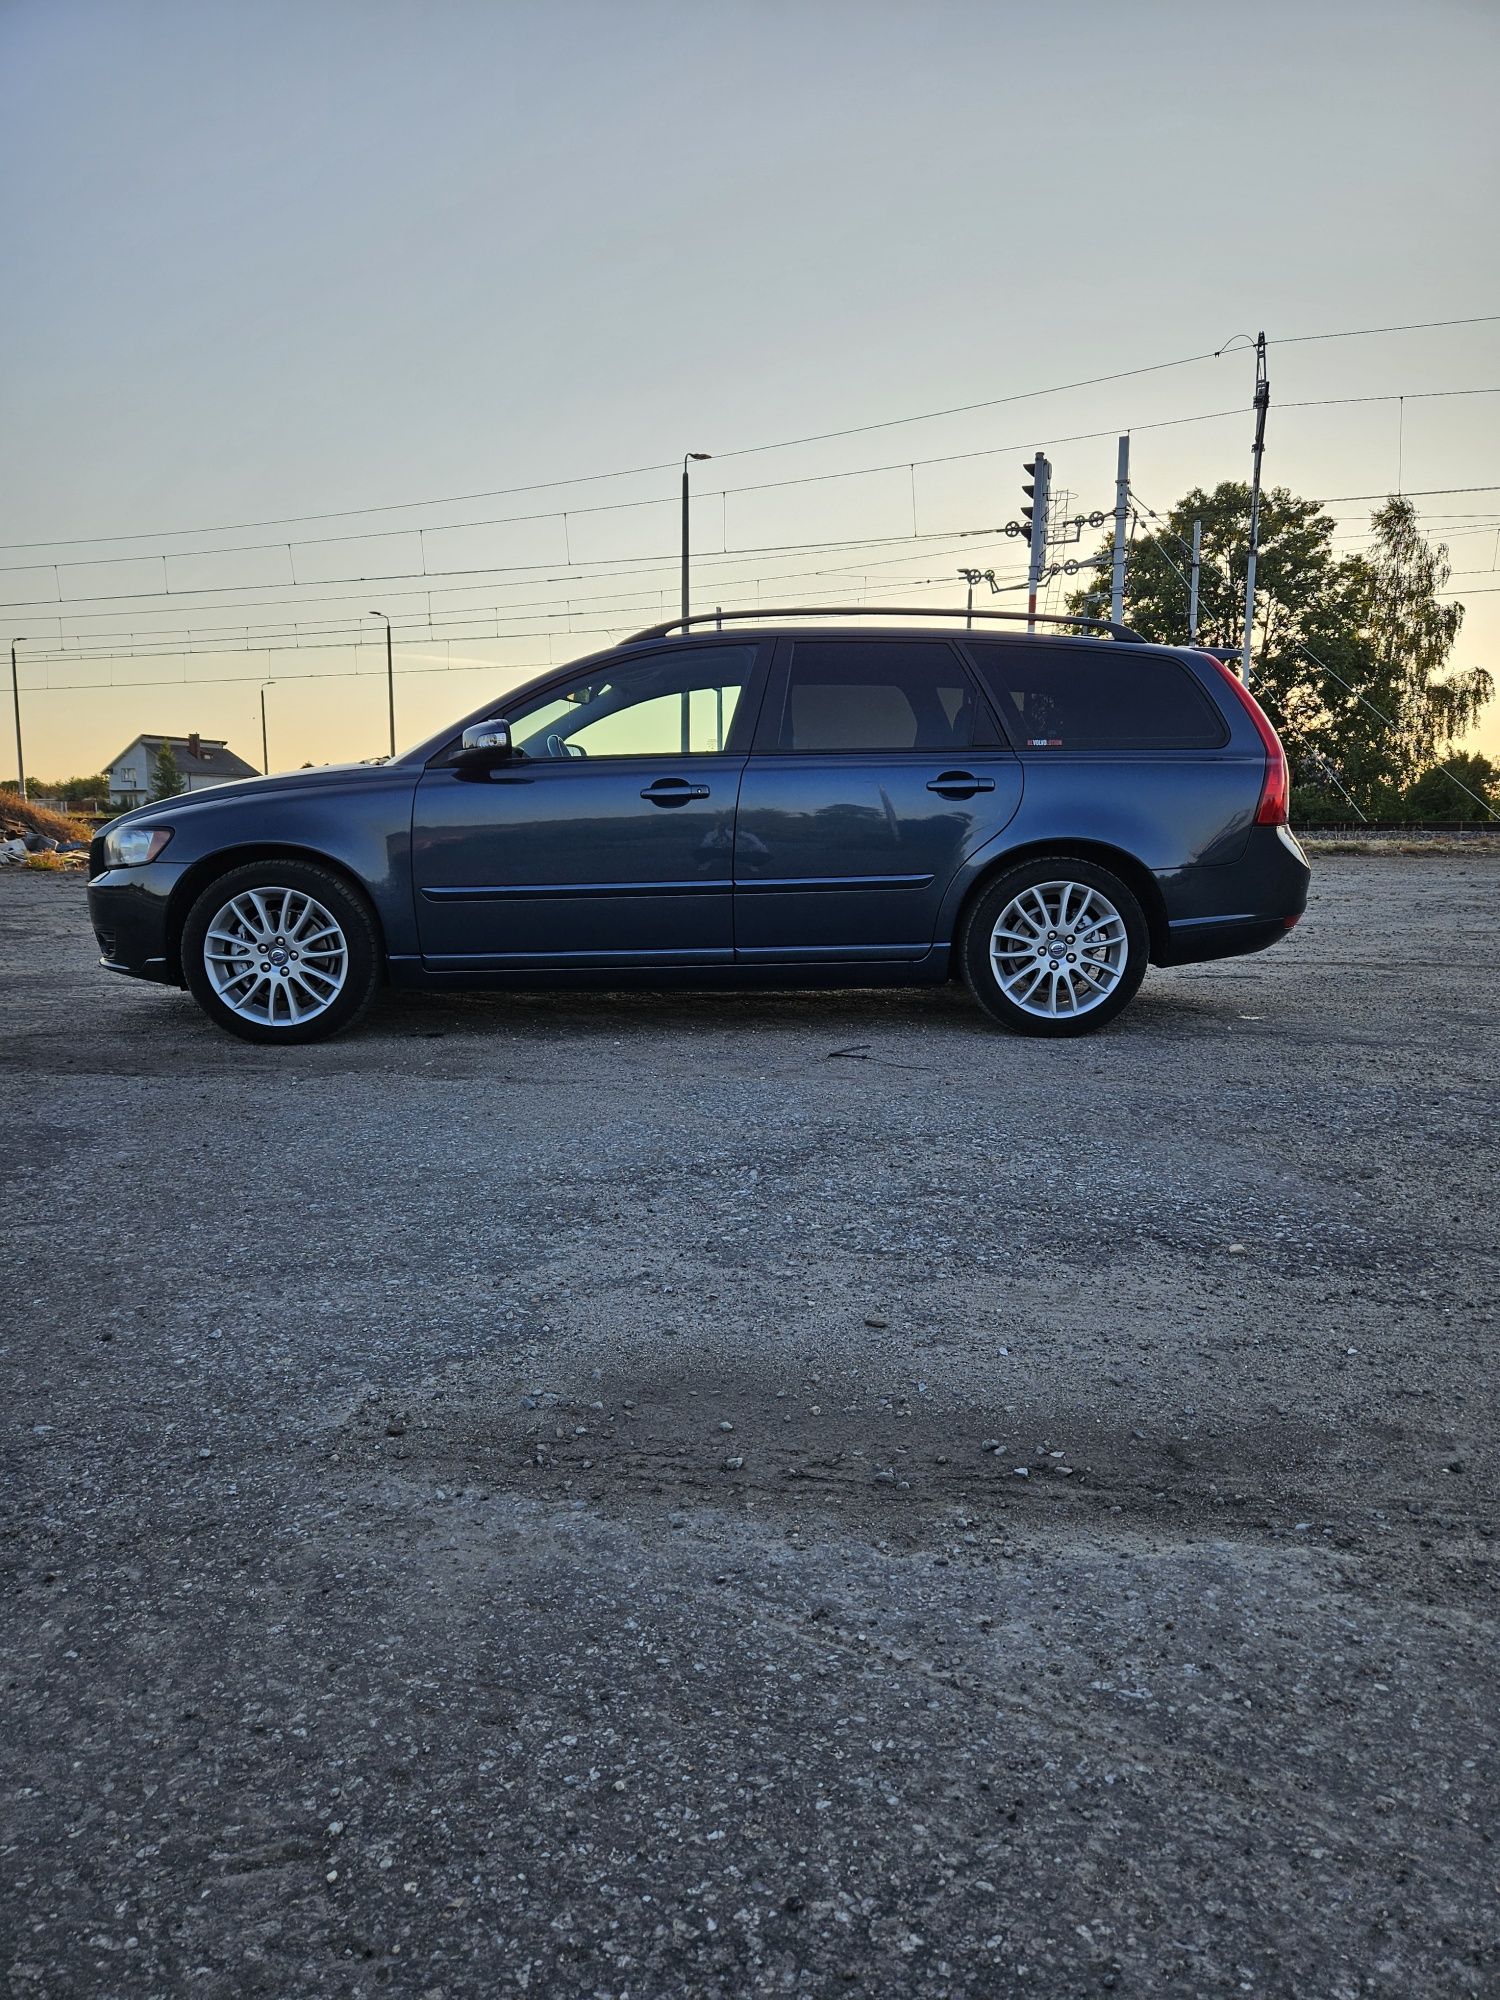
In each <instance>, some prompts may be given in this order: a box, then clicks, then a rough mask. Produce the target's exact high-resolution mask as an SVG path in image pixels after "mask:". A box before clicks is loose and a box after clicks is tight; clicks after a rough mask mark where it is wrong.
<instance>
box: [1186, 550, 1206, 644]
mask: <svg viewBox="0 0 1500 2000" xmlns="http://www.w3.org/2000/svg"><path fill="white" fill-rule="evenodd" d="M1202 567H1203V523H1202V522H1201V521H1194V523H1193V566H1192V568H1191V570H1189V572H1188V578H1189V581H1188V644H1189V645H1190V646H1192V645H1196V644H1197V640H1198V572H1199V570H1200V569H1201V568H1202Z"/></svg>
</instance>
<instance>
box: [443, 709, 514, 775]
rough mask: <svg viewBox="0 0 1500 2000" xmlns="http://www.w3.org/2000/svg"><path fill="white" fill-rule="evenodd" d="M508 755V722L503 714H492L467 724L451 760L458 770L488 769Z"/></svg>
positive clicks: (503, 760) (509, 748)
mask: <svg viewBox="0 0 1500 2000" xmlns="http://www.w3.org/2000/svg"><path fill="white" fill-rule="evenodd" d="M510 755H511V747H510V724H509V723H508V722H507V721H506V719H505V717H504V716H503V715H492V716H489V717H488V718H487V719H486V720H485V721H483V722H471V723H470V724H469V727H468V728H467V729H466V730H465V731H464V735H463V743H462V745H461V747H460V749H459V752H458V755H457V756H456V757H455V758H454V760H453V761H454V764H455V765H456V766H457V767H458V769H459V770H460V771H488V770H491V769H492V768H493V767H494V766H495V765H496V764H503V763H504V762H505V760H506V758H507V757H509V756H510Z"/></svg>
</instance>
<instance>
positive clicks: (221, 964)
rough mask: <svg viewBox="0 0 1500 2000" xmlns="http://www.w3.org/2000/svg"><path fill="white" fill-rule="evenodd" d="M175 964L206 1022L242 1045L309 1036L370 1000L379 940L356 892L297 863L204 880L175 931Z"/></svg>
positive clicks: (319, 1035)
mask: <svg viewBox="0 0 1500 2000" xmlns="http://www.w3.org/2000/svg"><path fill="white" fill-rule="evenodd" d="M182 971H183V977H184V978H185V979H186V981H187V984H188V987H189V989H190V991H191V992H192V994H193V997H194V999H196V1000H197V1002H198V1004H199V1006H200V1007H201V1008H202V1009H203V1011H204V1013H205V1014H207V1015H208V1017H209V1019H210V1020H211V1021H213V1022H214V1023H215V1024H216V1025H217V1026H219V1027H221V1028H227V1029H228V1031H229V1032H230V1034H232V1035H239V1036H242V1037H243V1039H244V1040H245V1041H247V1042H316V1041H321V1040H322V1039H323V1037H324V1036H325V1035H334V1034H337V1033H338V1031H339V1029H340V1028H347V1027H348V1026H349V1025H350V1024H351V1023H352V1022H353V1021H355V1020H356V1019H357V1018H358V1017H359V1016H360V1015H361V1014H362V1013H363V1012H364V1010H365V1008H366V1007H367V1006H368V1005H369V1004H370V1001H371V999H372V998H373V996H374V993H375V989H376V986H377V985H378V984H379V978H380V943H379V938H378V936H377V933H376V928H375V920H374V917H373V916H372V914H371V912H370V909H369V906H368V905H367V904H366V903H365V901H364V899H363V898H362V897H361V896H360V895H359V894H358V893H357V892H356V891H355V890H354V889H352V888H351V887H350V886H349V885H348V884H347V883H345V882H344V881H342V880H341V879H340V877H339V876H337V875H335V874H333V873H332V871H331V870H329V869H326V868H319V867H316V866H315V865H314V864H312V863H311V862H305V861H278V860H269V861H256V862H250V863H247V864H246V865H245V866H244V867H241V868H235V869H232V870H231V871H230V872H229V873H228V874H227V875H221V876H220V877H219V879H218V880H217V881H216V882H211V883H210V884H209V885H208V887H207V888H206V889H205V890H204V891H203V892H202V894H201V895H200V896H199V897H198V899H197V901H196V902H195V903H194V904H193V907H192V909H191V910H190V911H189V912H188V916H187V922H186V923H185V924H184V925H183V930H182Z"/></svg>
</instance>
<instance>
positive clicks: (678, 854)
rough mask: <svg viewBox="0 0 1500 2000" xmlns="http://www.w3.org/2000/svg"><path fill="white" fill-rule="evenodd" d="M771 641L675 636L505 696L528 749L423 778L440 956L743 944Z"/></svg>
mask: <svg viewBox="0 0 1500 2000" xmlns="http://www.w3.org/2000/svg"><path fill="white" fill-rule="evenodd" d="M758 655H759V648H758V647H757V646H756V645H754V644H742V645H729V644H723V643H718V644H716V643H698V642H692V641H679V642H678V643H677V644H675V645H673V646H672V647H671V648H670V649H669V650H663V651H662V652H659V653H652V654H644V655H637V656H635V657H634V658H626V659H624V660H622V662H621V663H620V664H619V665H618V666H614V665H610V664H608V663H605V664H603V665H598V666H595V667H594V668H593V669H591V670H587V673H586V677H585V678H582V679H580V680H579V681H578V682H576V683H572V682H563V683H562V684H560V685H559V684H558V683H553V684H552V686H551V687H550V688H549V689H547V690H545V691H544V692H543V693H541V694H539V695H533V696H528V697H525V698H524V699H523V700H521V701H520V702H517V703H515V704H511V705H506V704H501V706H500V708H499V709H498V710H497V711H496V712H497V713H502V714H506V715H507V717H508V719H509V721H510V725H511V741H512V743H513V744H514V745H515V754H514V755H513V756H512V757H511V758H510V759H509V760H507V761H506V762H505V763H503V764H501V765H498V766H497V767H496V769H495V770H494V772H493V773H492V774H490V775H489V776H488V777H478V778H476V777H472V776H469V775H467V774H463V773H460V772H459V771H458V770H456V769H454V768H453V767H452V766H451V765H450V764H448V763H446V762H444V761H443V760H442V759H439V760H437V761H436V762H435V763H434V764H433V765H432V766H430V767H429V769H428V770H427V772H426V773H425V774H424V776H423V777H422V779H421V781H420V783H419V784H418V786H417V794H416V803H415V815H414V821H413V827H412V869H413V882H414V887H415V892H416V905H417V923H418V929H419V933H420V937H421V946H422V957H423V959H424V961H425V962H426V963H427V964H428V965H429V966H431V967H432V969H433V970H435V971H455V972H456V971H474V970H485V969H488V968H493V969H495V970H505V969H508V968H516V969H524V968H526V967H529V966H548V967H577V968H579V969H582V970H592V969H602V970H607V969H609V968H610V967H611V966H620V967H622V968H625V967H639V966H649V965H663V966H684V965H699V964H714V963H718V962H722V961H728V960H730V959H731V958H732V957H733V955H734V933H733V915H732V904H731V882H732V865H733V854H734V816H735V806H736V803H737V799H738V793H739V784H740V775H741V772H742V770H743V768H744V763H745V756H744V749H745V743H744V739H745V738H747V737H748V734H749V731H750V729H751V727H752V726H753V720H754V696H755V695H756V694H758V684H757V682H756V676H755V670H756V663H757V659H758Z"/></svg>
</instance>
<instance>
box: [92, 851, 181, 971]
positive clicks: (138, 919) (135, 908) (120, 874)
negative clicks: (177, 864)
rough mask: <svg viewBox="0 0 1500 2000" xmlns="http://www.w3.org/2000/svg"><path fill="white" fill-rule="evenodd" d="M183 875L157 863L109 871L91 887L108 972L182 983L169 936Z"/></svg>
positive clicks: (102, 960)
mask: <svg viewBox="0 0 1500 2000" xmlns="http://www.w3.org/2000/svg"><path fill="white" fill-rule="evenodd" d="M180 872H181V871H180V870H179V869H176V868H164V867H162V866H161V865H160V863H153V864H151V865H150V866H148V867H145V868H116V869H109V870H106V871H105V873H104V874H102V875H96V876H95V877H94V879H93V880H92V881H91V882H90V883H89V922H90V923H91V924H92V925H93V927H94V937H95V939H96V940H97V942H98V945H99V963H100V964H101V965H102V966H104V967H105V969H106V970H107V971H109V972H124V973H128V974H129V975H130V976H131V977H132V978H134V979H154V980H157V981H158V982H159V983H160V984H162V985H165V986H177V985H180V984H181V980H180V977H179V974H178V968H177V961H176V954H175V953H173V952H171V951H170V950H169V940H168V934H167V905H168V902H169V900H170V897H171V893H172V888H173V885H174V883H175V882H176V880H177V877H178V875H179V873H180Z"/></svg>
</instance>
